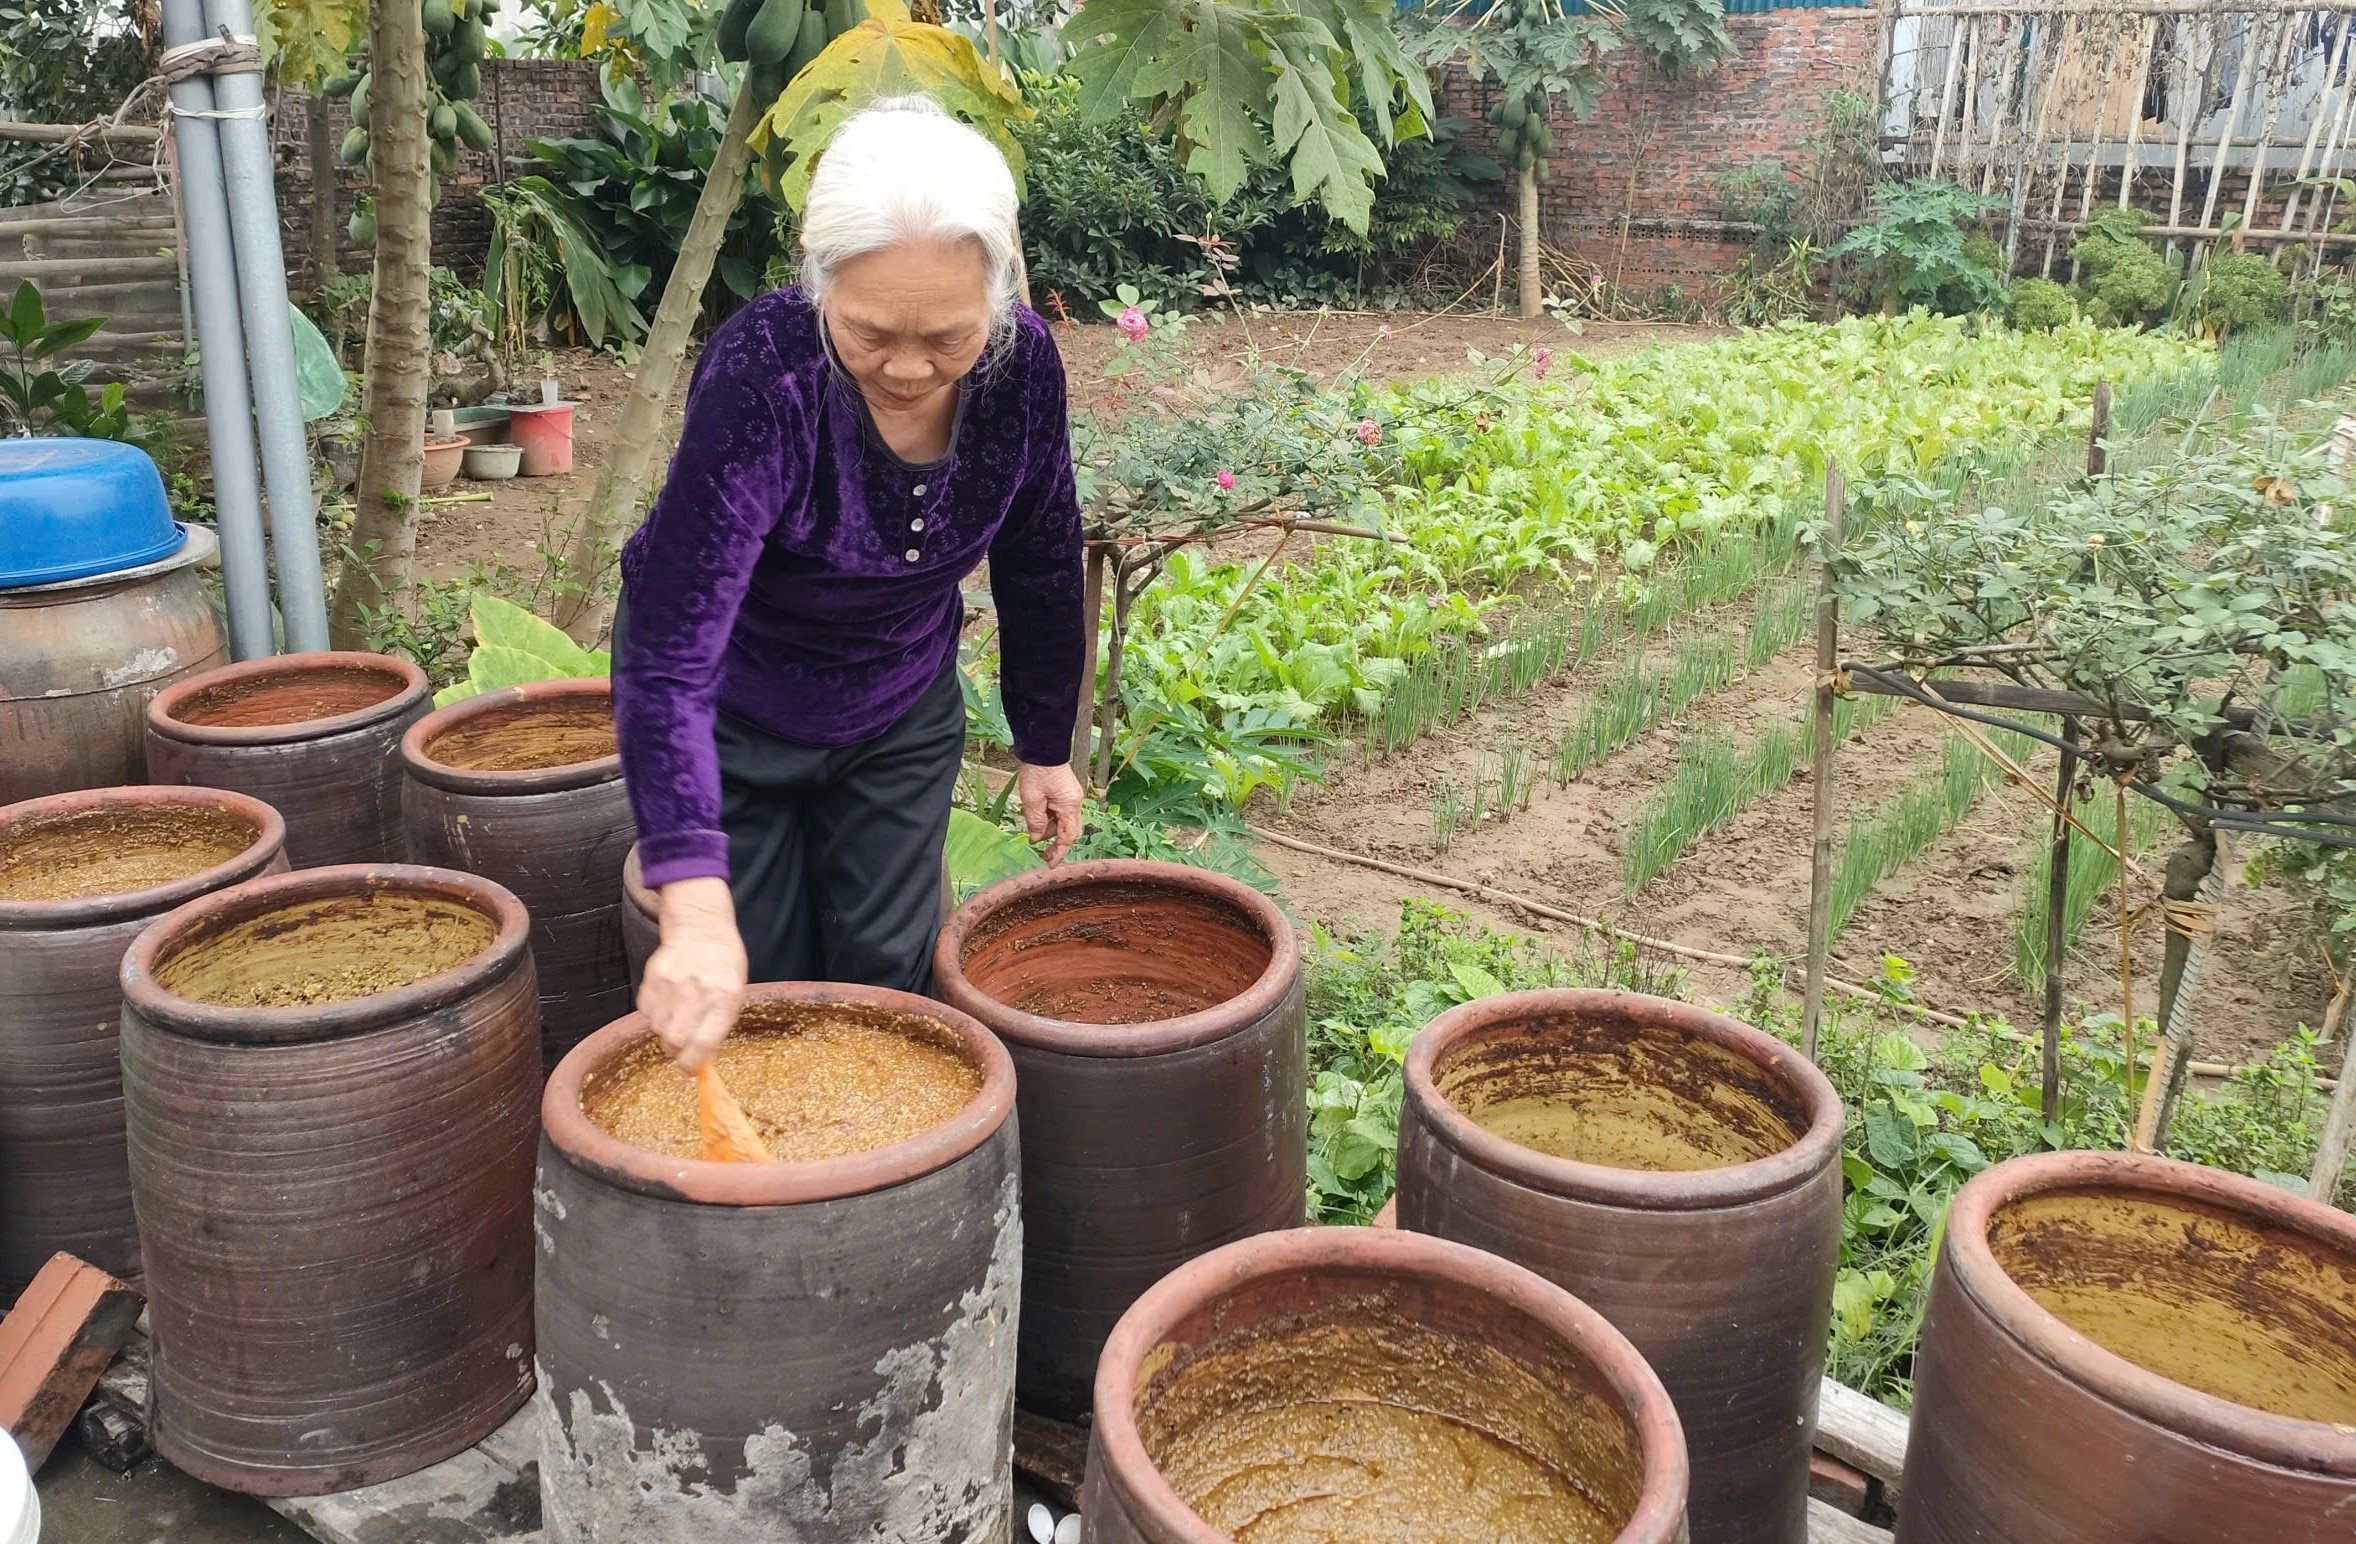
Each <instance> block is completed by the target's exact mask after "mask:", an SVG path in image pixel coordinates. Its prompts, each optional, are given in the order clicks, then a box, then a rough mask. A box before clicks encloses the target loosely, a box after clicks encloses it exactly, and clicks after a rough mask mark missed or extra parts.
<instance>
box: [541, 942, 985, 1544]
mask: <svg viewBox="0 0 2356 1544" xmlns="http://www.w3.org/2000/svg"><path fill="white" fill-rule="evenodd" d="M845 1018H848V1019H849V1020H850V1021H851V1022H853V1023H854V1024H856V1025H858V1026H861V1027H863V1028H866V1029H872V1030H881V1031H884V1032H888V1033H897V1034H904V1035H907V1036H909V1037H910V1038H912V1039H915V1040H917V1041H918V1042H919V1043H920V1044H923V1045H929V1046H932V1047H934V1048H936V1050H938V1051H944V1052H947V1053H949V1054H951V1055H953V1056H955V1057H956V1058H958V1059H960V1060H962V1061H963V1062H965V1063H966V1064H967V1065H968V1066H969V1067H970V1068H972V1069H973V1070H974V1071H976V1072H978V1074H979V1077H978V1080H977V1081H978V1091H977V1092H975V1093H973V1094H972V1096H971V1097H970V1099H968V1100H967V1102H966V1103H965V1104H964V1106H963V1107H962V1108H961V1109H958V1110H957V1111H956V1113H955V1114H954V1115H953V1116H951V1117H950V1118H948V1119H947V1120H945V1121H941V1122H939V1123H937V1124H933V1125H931V1126H929V1127H927V1128H925V1129H922V1130H920V1131H918V1132H917V1134H915V1135H913V1136H909V1137H907V1138H905V1139H904V1140H900V1141H897V1142H891V1143H889V1144H888V1145H884V1146H879V1147H873V1148H869V1149H867V1150H865V1151H857V1152H850V1153H848V1154H846V1155H844V1156H839V1157H832V1158H824V1159H819V1160H816V1161H802V1162H777V1163H711V1162H705V1161H703V1160H702V1159H700V1158H692V1157H690V1158H680V1157H671V1156H666V1155H665V1154H664V1153H661V1152H658V1151H655V1150H653V1149H651V1148H648V1147H641V1146H636V1145H633V1144H631V1143H627V1142H624V1141H623V1140H621V1139H620V1138H618V1137H616V1136H614V1135H613V1134H612V1133H610V1132H609V1131H607V1130H606V1129H605V1128H604V1127H603V1126H601V1125H599V1124H597V1123H596V1122H595V1121H593V1120H592V1119H591V1118H590V1116H589V1115H588V1114H587V1113H585V1112H584V1110H583V1098H584V1096H585V1095H587V1096H589V1097H591V1098H593V1099H599V1098H603V1097H605V1095H606V1092H607V1091H608V1090H609V1089H610V1088H611V1087H613V1086H614V1081H615V1080H616V1079H617V1078H620V1077H623V1076H627V1075H631V1074H632V1073H633V1072H635V1073H636V1074H637V1075H647V1074H648V1073H651V1074H652V1075H656V1076H661V1077H676V1078H677V1079H678V1081H679V1084H680V1088H681V1097H682V1099H686V1098H688V1097H689V1096H688V1095H687V1094H686V1092H685V1091H686V1089H687V1088H688V1086H689V1080H688V1078H687V1077H686V1075H685V1074H684V1073H679V1072H677V1071H675V1070H674V1069H672V1068H669V1067H665V1066H651V1067H649V1066H648V1065H646V1063H647V1062H648V1060H649V1059H650V1058H652V1059H656V1060H659V1054H660V1053H659V1051H658V1050H657V1049H656V1048H655V1047H654V1045H653V1043H652V1036H651V1031H650V1030H649V1028H648V1026H647V1023H646V1020H645V1018H644V1017H643V1016H642V1015H638V1014H632V1015H631V1016H630V1017H628V1018H625V1019H623V1020H621V1021H620V1022H618V1023H615V1024H612V1025H609V1026H608V1027H606V1028H605V1029H603V1030H600V1031H599V1032H598V1033H596V1034H594V1035H592V1036H590V1037H589V1038H588V1039H587V1040H585V1041H583V1042H582V1043H581V1044H580V1045H578V1046H576V1047H574V1049H573V1050H572V1051H571V1052H570V1053H569V1054H567V1055H566V1057H565V1059H564V1060H563V1061H562V1062H561V1063H560V1064H558V1066H557V1069H556V1072H555V1074H554V1076H552V1077H551V1078H550V1079H549V1082H548V1091H547V1095H546V1098H545V1099H544V1100H543V1103H542V1112H541V1113H542V1122H543V1124H544V1126H545V1129H546V1133H547V1134H546V1137H545V1139H544V1140H543V1142H542V1143H541V1148H540V1177H539V1187H538V1191H537V1202H538V1217H537V1231H538V1234H539V1245H540V1253H539V1327H540V1330H539V1333H540V1340H539V1344H540V1391H539V1394H538V1396H537V1397H538V1401H539V1404H540V1431H541V1442H542V1456H541V1461H540V1478H541V1494H542V1513H543V1516H544V1518H545V1525H546V1528H547V1536H548V1539H549V1541H550V1544H620V1541H624V1540H626V1541H628V1544H704V1541H708V1540H718V1539H747V1540H749V1539H794V1540H797V1541H800V1544H825V1541H834V1540H841V1541H845V1544H849V1541H854V1540H856V1541H861V1544H866V1541H873V1540H883V1539H895V1540H897V1539H905V1540H911V1541H913V1540H924V1541H926V1544H934V1541H939V1544H997V1541H999V1540H1002V1539H1004V1538H1006V1537H1007V1536H1008V1530H1009V1528H1010V1527H1011V1524H1012V1520H1013V1517H1012V1507H1013V1494H1012V1484H1013V1479H1012V1468H1011V1465H1012V1433H1013V1419H1014V1335H1013V1330H1014V1322H1013V1321H1014V1314H1015V1296H1016V1282H1017V1272H1018V1262H1019V1259H1020V1255H1021V1247H1022V1246H1021V1230H1022V1224H1021V1217H1020V1203H1019V1199H1018V1193H1017V1186H1018V1182H1019V1181H1018V1172H1017V1162H1016V1158H1015V1148H1016V1141H1015V1119H1014V1069H1013V1066H1012V1064H1011V1063H1010V1062H1009V1061H1008V1060H1007V1056H1006V1052H1005V1050H1004V1049H1003V1048H1002V1047H1000V1046H999V1045H998V1043H997V1042H996V1041H994V1040H993V1039H991V1037H990V1036H989V1034H988V1033H987V1032H986V1031H984V1030H983V1029H982V1027H981V1026H980V1025H978V1024H976V1023H974V1022H973V1021H972V1020H971V1019H969V1018H967V1017H966V1016H965V1015H963V1014H961V1013H957V1012H954V1011H952V1010H949V1009H945V1008H943V1007H941V1006H940V1005H939V1004H937V1003H932V1002H928V1001H926V1000H925V999H923V998H919V997H911V996H907V995H904V994H902V993H898V992H888V991H881V990H877V989H873V988H867V987H853V986H829V985H814V984H808V983H802V984H795V985H756V986H754V987H753V988H752V989H751V995H750V998H749V1000H748V1002H747V1004H746V1010H745V1014H744V1017H743V1018H742V1019H740V1021H739V1029H738V1034H739V1036H743V1035H746V1034H748V1033H778V1032H793V1031H795V1030H797V1029H804V1028H807V1027H809V1026H810V1025H812V1024H813V1023H814V1022H817V1021H830V1022H837V1023H839V1022H842V1021H843V1020H844V1019H845ZM748 1108H753V1109H754V1111H755V1113H756V1114H757V1113H758V1110H757V1107H756V1106H754V1105H753V1103H752V1101H751V1099H750V1096H748ZM780 1151H782V1149H780Z"/></svg>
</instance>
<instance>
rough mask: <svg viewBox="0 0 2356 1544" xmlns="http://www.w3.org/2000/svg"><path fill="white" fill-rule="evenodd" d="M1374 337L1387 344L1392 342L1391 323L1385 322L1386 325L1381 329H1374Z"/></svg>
mask: <svg viewBox="0 0 2356 1544" xmlns="http://www.w3.org/2000/svg"><path fill="white" fill-rule="evenodd" d="M1374 335H1375V336H1376V337H1378V338H1380V339H1382V341H1383V342H1385V343H1388V342H1390V341H1391V324H1390V323H1389V322H1385V323H1383V324H1382V325H1381V326H1380V327H1377V328H1376V329H1374Z"/></svg>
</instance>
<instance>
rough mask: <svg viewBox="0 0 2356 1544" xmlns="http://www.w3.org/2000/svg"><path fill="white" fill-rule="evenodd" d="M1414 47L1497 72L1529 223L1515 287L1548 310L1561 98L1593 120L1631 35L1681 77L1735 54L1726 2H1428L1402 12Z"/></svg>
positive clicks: (1501, 123)
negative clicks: (1550, 204) (1543, 192)
mask: <svg viewBox="0 0 2356 1544" xmlns="http://www.w3.org/2000/svg"><path fill="white" fill-rule="evenodd" d="M1399 27H1400V31H1401V34H1402V36H1403V37H1404V39H1405V40H1406V47H1407V49H1408V51H1409V53H1410V54H1411V55H1412V56H1413V57H1414V58H1416V59H1418V60H1420V61H1422V63H1424V64H1425V65H1427V66H1429V67H1431V68H1433V69H1438V68H1441V67H1444V66H1445V65H1447V64H1449V63H1450V62H1452V61H1454V60H1457V59H1461V60H1463V62H1464V66H1465V69H1466V70H1467V71H1468V72H1469V73H1470V74H1471V76H1472V78H1473V79H1474V80H1476V81H1479V80H1483V79H1487V78H1489V77H1492V76H1494V77H1495V78H1496V81H1497V103H1496V105H1495V106H1494V107H1492V108H1491V109H1490V111H1489V122H1490V124H1491V125H1492V126H1493V127H1494V128H1495V129H1496V130H1497V152H1498V157H1499V159H1501V160H1502V161H1503V162H1504V163H1505V165H1506V166H1507V167H1508V168H1510V169H1511V171H1512V172H1513V175H1514V187H1515V193H1516V207H1517V211H1518V217H1519V223H1520V227H1521V231H1520V242H1519V246H1518V250H1517V259H1518V261H1517V271H1516V278H1515V288H1516V289H1517V291H1518V293H1519V300H1520V303H1521V313H1522V315H1524V316H1533V317H1534V316H1538V315H1541V314H1542V313H1543V312H1544V310H1545V300H1546V279H1545V274H1544V272H1543V263H1542V260H1541V259H1542V253H1543V251H1544V242H1543V238H1542V235H1541V230H1540V221H1539V217H1538V185H1539V184H1540V183H1542V182H1544V181H1545V180H1546V176H1547V160H1548V158H1549V157H1550V156H1551V155H1552V154H1553V152H1554V131H1553V129H1552V128H1551V126H1550V120H1551V119H1552V117H1553V109H1554V107H1555V104H1556V103H1557V102H1558V101H1559V102H1560V103H1561V105H1562V106H1564V107H1565V108H1567V109H1569V111H1570V114H1571V116H1572V117H1574V118H1581V119H1584V118H1592V117H1594V116H1595V110H1596V106H1597V104H1598V102H1599V101H1600V100H1601V98H1602V95H1603V60H1604V57H1605V56H1606V55H1608V54H1610V53H1611V52H1613V51H1614V50H1615V49H1617V48H1619V47H1620V46H1621V45H1622V43H1624V42H1634V43H1635V44H1636V45H1637V46H1638V47H1640V48H1642V49H1644V50H1645V51H1646V53H1647V54H1648V56H1649V58H1650V61H1651V63H1652V64H1653V65H1654V66H1655V67H1656V68H1658V69H1660V70H1661V71H1662V72H1664V73H1665V74H1668V75H1670V76H1672V77H1677V78H1683V77H1686V76H1692V75H1699V74H1704V73H1706V72H1707V71H1709V70H1711V69H1713V68H1715V67H1716V66H1717V64H1718V63H1719V62H1720V61H1721V60H1723V59H1726V58H1728V57H1730V56H1732V54H1733V53H1734V39H1733V38H1732V37H1731V36H1730V35H1729V34H1728V33H1727V31H1726V13H1725V5H1724V3H1723V0H1623V3H1621V4H1619V5H1616V6H1611V7H1604V6H1596V7H1594V8H1593V9H1588V8H1584V7H1583V8H1581V9H1580V10H1578V11H1576V12H1574V11H1572V10H1571V9H1570V8H1569V6H1567V5H1566V4H1565V3H1564V0H1495V3H1489V0H1427V3H1426V4H1424V5H1423V6H1421V7H1420V8H1418V9H1416V10H1414V11H1410V12H1407V13H1405V14H1403V15H1402V16H1401V17H1400V20H1399Z"/></svg>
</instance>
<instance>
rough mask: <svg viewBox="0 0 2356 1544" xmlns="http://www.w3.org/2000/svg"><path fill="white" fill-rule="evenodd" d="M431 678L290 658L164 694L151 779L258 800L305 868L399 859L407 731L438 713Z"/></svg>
mask: <svg viewBox="0 0 2356 1544" xmlns="http://www.w3.org/2000/svg"><path fill="white" fill-rule="evenodd" d="M427 699H428V694H427V687H426V679H425V672H424V671H422V670H419V669H418V668H417V667H416V666H415V665H412V664H411V663H409V662H408V661H407V660H405V659H394V658H392V657H391V656H389V655H385V654H356V653H342V652H326V653H319V654H281V655H276V656H273V657H271V658H268V659H252V660H246V661H245V662H243V663H242V664H236V665H224V666H222V667H221V668H220V669H218V670H208V671H206V672H205V673H204V674H202V675H198V676H191V677H189V678H188V679H187V680H184V681H178V682H175V683H173V684H172V685H170V686H167V687H165V688H164V689H163V690H162V691H161V692H159V693H157V694H156V695H155V697H154V698H153V699H152V700H150V701H149V703H148V704H147V775H148V776H149V777H151V778H153V779H155V781H157V782H159V783H196V784H201V785H202V786H204V787H207V788H233V789H235V790H237V791H238V792H239V793H248V794H252V795H253V796H254V797H255V798H257V799H260V800H262V801H263V802H264V803H267V804H269V805H270V806H271V807H273V808H274V809H276V810H278V811H279V813H281V814H282V815H284V816H285V817H286V856H287V861H288V862H290V863H292V864H293V865H294V866H295V867H296V868H317V867H319V866H320V865H322V864H328V863H388V862H389V863H397V862H399V861H400V860H401V858H402V857H403V855H404V844H403V842H402V839H401V798H400V786H401V779H400V770H401V768H400V762H399V760H398V751H399V748H400V744H401V734H402V732H403V731H404V730H406V729H407V728H408V727H409V726H410V725H411V724H413V723H415V722H417V720H419V719H421V718H423V717H425V715H426V714H427V713H428V712H429V711H431V709H432V706H433V705H432V703H431V702H430V701H428V700H427Z"/></svg>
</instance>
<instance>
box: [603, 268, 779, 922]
mask: <svg viewBox="0 0 2356 1544" xmlns="http://www.w3.org/2000/svg"><path fill="white" fill-rule="evenodd" d="M810 452H811V429H810V425H809V413H808V411H807V407H806V405H805V404H803V403H802V402H801V401H800V400H799V399H798V394H797V392H796V390H795V388H794V385H793V382H792V380H791V378H790V377H789V375H788V374H787V372H786V371H785V369H784V368H783V366H782V365H781V363H780V361H779V359H778V354H777V349H776V346H775V344H774V343H773V341H772V340H771V338H770V335H769V333H768V330H767V328H766V327H764V326H762V325H760V324H759V322H758V321H757V320H756V319H755V318H754V315H753V313H752V312H750V311H746V312H740V313H739V314H738V316H737V317H736V318H735V319H734V321H733V322H732V323H731V324H730V325H728V326H724V327H722V328H721V329H720V331H719V332H718V333H717V334H716V335H715V336H714V337H713V339H712V342H711V344H710V346H709V347H707V348H706V349H705V350H704V354H703V358H702V359H701V360H700V361H699V362H698V364H697V366H696V371H695V378H694V381H693V383H692V384H691V385H690V387H689V388H688V393H687V414H686V419H685V422H684V424H683V426H682V430H681V433H680V436H679V448H678V450H677V451H676V452H675V453H674V454H673V455H672V457H671V468H670V473H669V475H668V477H667V478H666V479H665V481H664V483H663V490H662V494H661V496H660V497H659V498H657V499H656V500H655V505H654V510H653V512H652V513H651V514H649V515H648V516H647V522H646V529H645V531H644V533H643V535H642V536H641V537H640V538H639V540H638V542H637V546H638V548H639V551H638V554H637V561H636V563H635V565H634V566H633V568H632V570H631V572H630V573H629V574H628V575H627V577H626V579H625V582H624V594H623V600H624V605H625V608H626V613H627V629H628V631H627V636H626V637H625V638H624V640H623V649H622V658H621V659H620V660H618V661H617V662H616V665H615V670H614V724H615V729H616V731H617V733H618V735H619V738H620V742H621V755H622V773H623V776H624V778H625V779H626V781H627V783H628V785H629V793H630V808H631V812H632V814H633V815H635V816H636V818H637V822H638V862H639V867H640V870H641V873H642V875H643V877H644V879H645V882H646V883H647V884H648V885H649V886H653V887H659V886H662V885H667V884H670V883H672V882H674V881H676V880H681V879H691V878H700V877H705V876H716V877H719V878H726V877H727V875H728V838H727V836H726V835H725V833H723V832H722V830H721V828H720V764H719V756H718V753H717V751H716V750H715V748H714V746H713V741H712V726H713V719H714V715H715V713H716V712H717V704H718V699H719V692H720V673H721V668H722V664H723V659H724V656H725V654H726V652H727V648H728V639H729V634H730V633H731V631H732V630H733V629H734V628H735V625H736V617H737V611H738V609H739V608H740V607H741V606H742V605H743V603H744V597H745V591H746V588H747V587H748V585H749V584H750V583H751V579H752V571H753V564H754V561H755V559H756V558H757V557H758V556H759V554H760V550H761V545H762V543H763V542H764V541H765V540H766V539H767V538H768V536H769V534H770V532H771V531H772V530H773V529H774V528H775V527H776V525H777V522H778V520H779V519H780V517H781V515H782V514H783V512H785V511H787V510H789V509H792V510H798V509H799V508H800V507H801V506H802V504H803V503H804V502H805V501H806V499H807V497H808V481H809V461H810Z"/></svg>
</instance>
